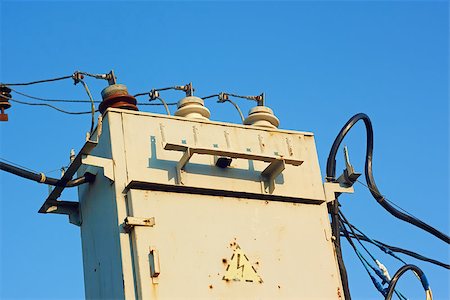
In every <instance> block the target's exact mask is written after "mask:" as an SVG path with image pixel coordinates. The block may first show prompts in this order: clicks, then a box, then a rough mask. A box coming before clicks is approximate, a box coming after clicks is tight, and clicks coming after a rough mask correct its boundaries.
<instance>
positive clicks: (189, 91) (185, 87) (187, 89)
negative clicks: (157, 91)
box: [174, 82, 195, 97]
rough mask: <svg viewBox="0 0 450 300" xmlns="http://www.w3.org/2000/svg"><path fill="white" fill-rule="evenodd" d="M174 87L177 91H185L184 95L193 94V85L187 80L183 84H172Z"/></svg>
mask: <svg viewBox="0 0 450 300" xmlns="http://www.w3.org/2000/svg"><path fill="white" fill-rule="evenodd" d="M174 89H175V90H178V91H184V92H185V93H186V97H190V96H193V95H194V91H195V89H194V87H193V86H192V82H189V83H188V84H185V85H176V86H174Z"/></svg>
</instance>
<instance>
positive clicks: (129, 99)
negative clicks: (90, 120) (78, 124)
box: [98, 94, 139, 114]
mask: <svg viewBox="0 0 450 300" xmlns="http://www.w3.org/2000/svg"><path fill="white" fill-rule="evenodd" d="M136 104H137V101H136V98H134V97H133V96H131V95H128V94H127V95H120V94H113V95H111V96H109V97H108V98H105V99H104V100H103V101H102V102H101V103H100V105H99V106H98V110H99V111H100V113H102V114H103V113H104V112H105V110H106V109H107V108H108V107H113V108H122V109H129V110H139V109H138V108H137V106H136Z"/></svg>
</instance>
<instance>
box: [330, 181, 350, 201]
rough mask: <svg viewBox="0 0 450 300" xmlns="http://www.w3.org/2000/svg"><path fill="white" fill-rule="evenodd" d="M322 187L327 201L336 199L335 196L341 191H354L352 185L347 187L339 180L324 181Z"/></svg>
mask: <svg viewBox="0 0 450 300" xmlns="http://www.w3.org/2000/svg"><path fill="white" fill-rule="evenodd" d="M323 189H324V191H325V200H326V201H327V202H332V201H334V200H336V196H338V195H340V194H342V193H349V194H352V193H354V192H355V189H354V188H353V186H350V187H348V186H345V185H343V184H342V183H339V182H325V183H324V184H323Z"/></svg>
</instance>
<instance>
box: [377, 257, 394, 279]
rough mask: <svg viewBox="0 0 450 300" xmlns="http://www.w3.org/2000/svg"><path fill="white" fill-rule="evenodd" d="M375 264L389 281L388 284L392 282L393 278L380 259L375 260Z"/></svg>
mask: <svg viewBox="0 0 450 300" xmlns="http://www.w3.org/2000/svg"><path fill="white" fill-rule="evenodd" d="M375 263H376V264H377V266H378V268H379V269H380V270H381V272H383V276H384V277H385V278H386V279H387V281H386V282H389V281H391V276H390V275H389V271H388V269H387V268H386V266H385V265H383V264H382V263H381V262H380V261H379V260H378V259H376V260H375Z"/></svg>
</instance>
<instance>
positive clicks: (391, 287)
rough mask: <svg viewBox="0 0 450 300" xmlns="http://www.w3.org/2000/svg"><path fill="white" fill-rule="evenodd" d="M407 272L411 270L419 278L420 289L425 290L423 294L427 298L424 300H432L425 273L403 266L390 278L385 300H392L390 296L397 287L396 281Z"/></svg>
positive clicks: (413, 267)
mask: <svg viewBox="0 0 450 300" xmlns="http://www.w3.org/2000/svg"><path fill="white" fill-rule="evenodd" d="M408 270H412V271H413V272H414V273H416V275H417V277H419V279H420V282H421V283H422V287H423V289H424V290H425V293H426V296H427V298H426V299H427V300H429V299H432V294H431V289H430V285H429V284H428V280H427V277H426V276H425V273H423V271H422V270H421V269H420V268H419V267H417V266H415V265H404V266H403V267H401V268H400V269H398V271H397V272H396V273H395V274H394V276H393V277H392V280H391V282H390V283H389V286H388V288H387V292H386V298H385V300H391V299H392V295H393V294H394V291H395V286H396V285H397V281H398V280H399V279H400V277H401V276H402V275H403V274H404V273H405V272H406V271H408Z"/></svg>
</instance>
